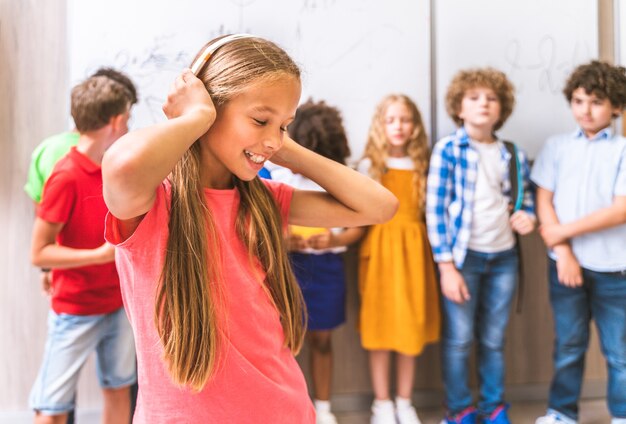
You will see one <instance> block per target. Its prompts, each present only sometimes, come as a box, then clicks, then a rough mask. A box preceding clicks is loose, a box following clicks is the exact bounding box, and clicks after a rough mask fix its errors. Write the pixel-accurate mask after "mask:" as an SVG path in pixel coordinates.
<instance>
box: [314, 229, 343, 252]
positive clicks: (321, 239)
mask: <svg viewBox="0 0 626 424" xmlns="http://www.w3.org/2000/svg"><path fill="white" fill-rule="evenodd" d="M335 240H336V237H335V235H334V234H333V233H332V231H330V230H328V231H326V232H324V233H320V234H314V235H312V236H311V237H309V238H308V239H307V244H308V245H309V247H311V248H313V249H318V250H319V249H328V248H329V247H336V246H337V244H336V243H335Z"/></svg>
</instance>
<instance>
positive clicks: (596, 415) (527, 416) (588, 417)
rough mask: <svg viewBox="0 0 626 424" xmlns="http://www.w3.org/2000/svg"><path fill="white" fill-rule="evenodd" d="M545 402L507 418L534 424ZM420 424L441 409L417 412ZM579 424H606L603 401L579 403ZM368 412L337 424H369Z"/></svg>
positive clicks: (520, 405) (345, 416)
mask: <svg viewBox="0 0 626 424" xmlns="http://www.w3.org/2000/svg"><path fill="white" fill-rule="evenodd" d="M545 408H546V405H545V402H517V403H513V405H512V406H511V409H510V410H509V418H510V419H511V422H512V423H514V424H534V423H535V419H536V418H537V417H539V416H541V415H543V414H544V413H545ZM417 412H418V414H419V417H420V419H421V421H422V424H439V423H440V422H441V418H442V415H441V414H442V410H441V408H435V409H432V408H428V409H418V410H417ZM580 415H581V416H580V420H579V423H580V424H608V423H610V421H611V416H610V415H609V413H608V410H607V407H606V402H605V400H604V399H598V400H587V401H584V402H581V407H580ZM369 419H370V414H369V411H362V412H361V411H360V412H344V413H341V414H337V421H338V422H339V424H369Z"/></svg>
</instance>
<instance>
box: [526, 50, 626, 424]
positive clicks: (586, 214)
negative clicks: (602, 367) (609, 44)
mask: <svg viewBox="0 0 626 424" xmlns="http://www.w3.org/2000/svg"><path fill="white" fill-rule="evenodd" d="M563 93H564V94H565V96H566V98H567V100H568V101H569V103H570V107H571V109H572V114H573V115H574V118H575V120H576V122H577V123H578V125H579V128H578V129H577V130H576V131H575V132H573V133H570V134H564V135H559V136H555V137H552V138H550V139H548V141H547V142H546V145H545V146H544V148H543V150H542V151H541V153H540V154H539V156H538V157H537V160H536V162H535V165H534V167H533V170H532V173H531V180H532V181H533V182H534V183H535V184H536V185H537V215H538V217H539V220H540V222H541V227H540V233H541V236H542V238H543V240H544V242H545V243H546V245H547V246H548V248H549V253H548V256H549V282H550V304H551V306H552V312H553V315H554V324H555V333H556V339H555V344H554V376H553V379H552V384H551V387H550V398H549V402H548V412H547V414H546V415H545V416H543V417H540V418H538V419H537V421H536V424H551V423H561V422H564V423H570V424H571V423H576V422H578V399H579V397H580V390H581V386H582V379H583V371H584V362H585V353H586V351H587V346H588V343H589V322H590V320H591V318H592V317H593V318H594V319H595V322H596V326H597V328H598V333H599V336H600V343H601V345H602V352H603V353H604V356H605V358H606V361H607V368H608V388H607V403H608V407H609V411H610V412H611V415H612V416H613V419H612V421H611V423H612V424H625V423H626V138H624V137H622V136H620V135H617V134H614V132H613V130H612V129H611V121H612V119H613V118H615V117H617V116H619V115H620V114H621V112H622V110H623V109H624V107H625V106H626V69H625V68H623V67H617V66H611V65H609V64H607V63H602V62H598V61H593V62H591V63H589V64H585V65H581V66H579V67H578V68H576V69H575V70H574V72H573V73H572V75H571V76H570V78H569V80H568V81H567V83H566V86H565V89H564V90H563Z"/></svg>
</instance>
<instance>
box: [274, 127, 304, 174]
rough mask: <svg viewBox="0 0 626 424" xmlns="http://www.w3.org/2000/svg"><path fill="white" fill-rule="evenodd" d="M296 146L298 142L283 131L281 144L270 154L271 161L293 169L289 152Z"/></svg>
mask: <svg viewBox="0 0 626 424" xmlns="http://www.w3.org/2000/svg"><path fill="white" fill-rule="evenodd" d="M298 147H299V144H298V143H296V142H295V141H293V140H292V139H291V137H289V135H287V134H286V133H285V135H284V136H283V144H282V146H281V147H280V149H278V151H276V152H275V153H274V154H273V155H272V158H271V160H272V163H274V164H276V165H280V166H282V167H284V168H289V169H291V170H292V171H293V158H292V156H291V153H293V150H294V148H296V149H297V148H298Z"/></svg>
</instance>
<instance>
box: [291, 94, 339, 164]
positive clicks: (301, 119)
mask: <svg viewBox="0 0 626 424" xmlns="http://www.w3.org/2000/svg"><path fill="white" fill-rule="evenodd" d="M287 130H288V131H289V136H290V137H291V138H293V139H294V140H295V141H296V142H297V143H298V144H300V145H301V146H304V147H306V148H307V149H309V150H312V151H314V152H315V153H317V154H319V155H322V156H324V157H327V158H329V159H332V160H334V161H335V162H339V163H342V164H344V165H345V163H346V158H347V157H348V156H350V147H349V146H348V138H347V136H346V131H345V129H344V127H343V121H342V119H341V113H340V112H339V110H338V109H337V108H335V107H332V106H328V105H327V104H326V103H324V101H320V102H317V103H316V102H314V101H313V100H312V99H309V100H307V101H306V103H303V104H302V105H300V106H299V107H298V110H297V111H296V117H295V119H294V121H293V122H292V123H291V124H289V127H287Z"/></svg>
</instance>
